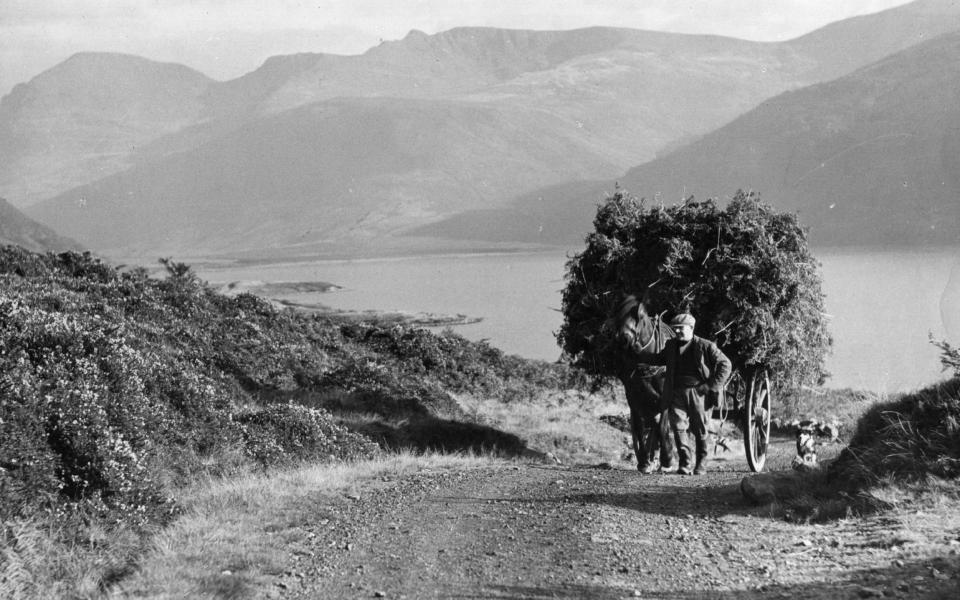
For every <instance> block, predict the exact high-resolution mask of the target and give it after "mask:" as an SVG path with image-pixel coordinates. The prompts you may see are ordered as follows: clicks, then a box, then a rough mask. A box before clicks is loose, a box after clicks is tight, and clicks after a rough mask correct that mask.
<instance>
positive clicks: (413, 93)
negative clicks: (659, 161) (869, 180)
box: [0, 0, 960, 252]
mask: <svg viewBox="0 0 960 600" xmlns="http://www.w3.org/2000/svg"><path fill="white" fill-rule="evenodd" d="M898 23H899V24H898ZM957 27H960V2H948V1H947V0H921V1H920V2H917V3H914V4H911V5H908V6H905V7H900V8H897V9H893V10H892V11H885V12H882V13H878V14H876V15H868V16H865V17H861V18H858V19H855V20H852V21H850V22H842V23H839V24H835V25H834V26H831V27H829V28H825V29H824V30H821V31H819V32H814V33H813V34H810V35H809V36H804V37H802V38H798V39H797V40H793V41H790V42H783V43H756V42H746V41H742V40H734V39H729V38H722V37H716V36H695V35H681V34H668V33H655V32H644V31H634V30H626V29H616V28H588V29H582V30H577V31H559V32H550V31H514V30H500V29H490V28H458V29H453V30H450V31H447V32H443V33H440V34H436V35H425V34H423V33H420V32H411V34H410V35H408V36H407V37H406V38H404V39H403V40H400V41H397V42H387V43H383V44H381V45H379V46H377V47H375V48H372V49H371V50H369V51H368V52H366V53H365V54H363V55H360V56H349V57H345V56H333V55H320V54H301V55H295V56H288V57H274V58H272V59H270V60H268V61H267V62H266V63H265V64H264V65H263V66H262V67H261V68H260V69H257V70H256V71H254V72H253V73H250V74H249V75H247V76H244V77H241V78H238V79H236V80H233V81H230V82H224V83H217V82H210V81H209V80H207V79H206V78H204V77H203V76H201V75H199V74H195V73H193V72H190V71H189V70H182V69H183V68H181V69H179V70H178V69H177V68H176V67H174V66H170V65H161V66H158V65H157V64H156V63H149V61H145V64H144V65H141V66H142V68H143V70H144V72H145V73H147V75H146V76H138V75H130V76H129V77H127V76H124V81H125V82H127V83H125V84H124V85H121V86H115V87H118V90H119V91H118V92H117V94H118V99H116V100H114V99H112V97H110V98H108V99H107V100H104V101H102V102H95V103H93V106H100V105H111V106H113V105H115V106H116V108H109V109H108V108H100V109H98V110H101V111H105V112H103V114H101V113H98V112H96V111H93V113H92V114H93V115H94V116H95V117H96V118H89V119H87V120H86V122H89V123H93V124H92V125H90V126H89V127H87V126H85V125H84V126H82V127H80V128H79V129H77V130H71V129H70V127H71V126H72V125H71V124H72V123H74V121H71V119H72V117H70V116H69V112H70V109H69V108H64V104H63V102H62V99H58V98H59V96H58V93H59V92H57V90H59V89H61V87H62V89H63V90H74V89H79V90H81V91H79V92H71V93H73V94H74V95H75V96H77V97H78V98H81V99H82V98H86V97H87V96H88V95H89V94H90V93H92V92H90V91H89V90H96V89H100V88H101V87H104V86H102V85H101V86H100V87H98V86H96V85H90V81H91V80H94V81H95V80H97V78H98V77H99V78H100V79H106V80H107V81H112V79H110V77H107V76H104V77H100V75H98V73H100V71H99V70H94V71H93V73H94V75H93V76H83V77H73V76H71V77H73V79H71V78H70V77H66V76H65V75H62V74H60V71H58V69H59V68H55V69H53V70H51V71H50V72H48V73H45V74H44V75H42V76H41V77H38V78H37V79H38V80H41V81H32V82H31V83H30V84H28V85H27V86H26V88H24V89H29V90H34V89H36V90H37V98H36V99H35V100H34V101H33V102H32V103H31V104H30V105H31V106H36V107H40V108H42V107H43V106H45V104H44V103H45V102H47V103H49V104H50V105H51V106H56V107H59V108H57V109H52V112H51V113H50V114H51V115H53V117H54V118H53V121H51V122H54V123H63V124H64V125H63V127H60V125H58V126H57V127H58V128H57V131H61V130H62V131H66V132H67V133H68V134H69V135H66V136H65V137H64V136H60V135H59V134H58V135H57V136H53V137H54V138H56V139H57V140H67V141H66V142H61V141H57V142H56V143H54V142H52V141H51V142H50V149H53V150H54V151H53V152H52V153H51V152H48V150H49V149H45V148H42V147H32V146H27V145H24V144H20V146H18V145H17V144H11V146H10V147H12V148H14V150H10V149H9V148H8V149H6V150H3V149H0V157H2V156H4V154H3V153H4V152H7V153H8V154H10V155H12V156H13V155H15V159H16V163H10V164H5V163H3V162H0V193H4V192H5V191H7V190H13V191H16V192H17V194H16V195H14V194H11V193H9V192H7V193H8V195H9V196H10V198H11V200H12V201H13V202H14V203H15V204H19V205H26V204H29V203H30V202H32V201H33V200H36V199H38V198H44V197H48V198H49V197H53V199H52V200H51V201H50V202H49V203H45V204H44V205H43V206H36V208H35V210H32V211H31V213H30V214H33V215H35V216H36V217H37V218H39V219H42V220H44V222H46V223H49V224H51V225H53V226H54V227H57V228H61V227H62V228H63V230H64V231H68V232H70V233H71V235H73V236H75V237H77V238H78V239H80V240H81V241H83V242H84V243H87V244H89V245H91V246H92V247H94V248H97V249H98V250H101V251H102V250H105V249H106V248H139V249H140V250H141V251H144V252H156V251H159V249H160V248H171V249H175V250H178V251H180V250H182V251H185V252H195V251H200V250H204V249H207V250H209V249H217V250H218V251H224V252H226V251H230V250H231V249H256V248H278V247H288V246H290V245H291V244H296V245H299V244H316V243H320V240H322V242H323V243H325V244H333V245H335V244H340V243H344V242H345V241H348V240H352V241H353V242H356V241H357V240H371V243H379V242H380V241H382V240H384V239H385V238H386V237H389V236H395V235H396V234H400V233H404V232H408V231H410V230H411V229H413V228H415V227H416V226H418V225H429V224H430V223H435V222H439V221H441V220H442V219H444V218H445V217H448V216H450V215H452V214H454V213H456V212H462V211H470V210H484V211H489V210H492V209H496V208H497V207H500V206H502V205H503V204H505V203H506V202H508V201H510V200H511V199H513V198H518V197H523V196H525V195H528V194H533V196H532V197H533V200H534V201H536V200H537V194H536V193H535V192H536V190H537V189H539V188H541V187H544V186H558V185H560V184H562V183H564V182H568V181H571V180H575V179H579V178H584V179H590V180H596V179H608V178H609V179H612V178H613V177H614V176H615V175H616V174H618V173H623V171H624V170H626V169H627V168H629V167H631V166H633V165H637V164H642V163H645V162H647V161H650V160H652V159H654V158H655V157H657V156H664V155H666V154H667V152H668V151H672V150H674V149H677V148H679V147H681V146H682V144H683V143H686V142H690V141H693V140H697V139H699V138H700V137H701V136H704V135H705V134H707V133H708V132H710V131H712V130H714V129H715V128H717V127H719V126H722V125H724V124H726V123H729V122H730V121H731V120H733V119H734V118H736V117H737V116H739V115H741V114H743V113H744V112H745V111H747V110H749V109H751V108H753V107H756V106H757V105H758V104H759V103H760V102H762V101H763V100H764V99H767V98H771V97H773V96H775V95H776V94H778V93H781V92H783V91H784V90H791V89H799V88H800V87H802V86H804V85H807V84H810V83H815V82H818V81H820V80H821V78H823V77H827V76H833V75H835V74H838V73H846V72H848V71H849V70H851V69H853V68H855V67H859V66H862V64H864V63H863V62H862V61H868V60H876V59H877V58H879V57H882V56H883V55H885V53H889V52H895V51H897V50H900V49H901V48H902V47H904V46H905V45H908V44H910V43H911V42H912V41H913V40H914V39H918V38H919V36H920V35H921V34H923V35H924V36H925V35H927V32H935V31H942V30H951V29H956V28H957ZM877 32H886V33H883V35H879V34H877ZM860 38H862V39H863V40H865V41H864V43H863V44H861V45H857V44H851V42H850V40H851V39H860ZM98 56H99V55H98ZM81 58H83V57H81ZM88 59H89V57H87V58H85V59H84V60H88ZM101 59H102V57H101ZM127 59H129V57H125V58H124V60H122V61H119V62H120V63H121V64H123V65H126V67H125V68H128V69H129V68H132V67H131V65H129V64H128V62H129V61H128V60H127ZM68 62H69V61H68ZM83 62H84V61H80V63H81V64H82V63H83ZM94 62H97V64H100V62H103V63H104V64H107V63H108V62H109V61H106V60H105V59H103V60H100V59H98V61H94ZM61 66H62V67H63V71H64V72H65V73H72V72H73V70H76V68H77V66H76V65H73V66H70V65H67V64H66V63H65V64H64V65H61ZM67 67H70V68H67ZM81 70H82V69H81ZM108 71H109V69H108ZM144 77H146V78H147V79H150V81H145V80H144ZM46 79H52V80H60V79H63V83H62V86H59V87H58V85H54V84H53V83H48V84H45V85H40V84H41V83H43V82H44V81H46ZM74 80H76V81H74ZM71 82H72V83H71ZM154 83H156V85H160V86H161V88H162V89H160V90H157V91H156V92H155V93H142V92H143V90H147V89H153V88H150V86H151V85H153V84H154ZM74 84H75V85H74ZM106 87H107V88H110V87H111V86H106ZM128 88H129V89H128ZM83 90H87V91H83ZM137 90H140V92H137ZM22 92H23V90H21V94H20V95H21V96H22V95H23V94H22ZM121 92H122V93H121ZM168 92H169V93H168ZM44 94H46V95H44ZM154 95H156V96H157V101H158V104H156V105H154V104H151V102H153V97H154ZM14 96H15V95H14V94H11V95H10V96H8V97H7V98H5V99H4V100H3V106H4V107H6V109H5V110H6V112H4V110H0V131H2V130H3V128H4V127H6V128H7V130H9V131H14V130H16V131H20V130H21V129H22V130H23V131H34V130H35V131H41V130H42V125H43V123H44V118H45V117H44V116H43V111H42V110H38V111H36V113H35V114H34V113H29V114H30V115H32V116H31V117H30V119H28V120H27V121H23V120H21V119H20V118H19V117H18V116H17V115H19V114H21V113H20V112H18V111H16V110H13V109H14V108H16V107H17V106H19V104H18V102H20V101H19V100H18V101H17V102H14V101H13V100H11V99H12V98H13V97H14ZM71 97H73V96H71ZM131 98H133V99H141V100H142V101H143V102H142V103H138V102H131V101H130V99H131ZM177 98H180V99H181V100H182V101H181V102H179V103H178V102H177V101H176V99H177ZM8 105H9V106H8ZM69 105H70V103H67V106H69ZM80 105H83V103H80ZM348 107H349V108H348ZM430 111H436V114H430ZM61 117H62V118H61ZM5 119H6V120H5ZM24 122H27V123H29V125H28V126H26V128H25V129H23V127H24V126H23V123H24ZM84 122H85V121H84V120H83V119H81V120H80V123H81V124H82V123H84ZM767 126H768V127H774V130H775V124H768V125H767ZM31 127H33V128H34V129H33V130H31V129H30V128H31ZM18 128H20V129H18ZM253 132H257V133H256V136H259V137H256V136H254V135H253ZM307 134H309V135H307ZM281 135H282V136H285V137H283V138H281V137H280V136H281ZM41 138H42V136H41ZM24 139H32V138H30V136H26V137H24ZM71 140H72V141H71ZM318 140H323V141H322V142H320V141H318ZM356 140H360V141H362V144H361V143H359V142H356ZM5 144H6V142H5V139H4V138H3V137H0V147H2V146H4V145H5ZM71 144H72V145H71ZM22 147H26V148H27V150H26V151H24V152H21V153H20V154H17V152H19V150H16V149H17V148H22ZM266 148H271V149H272V150H271V151H270V152H267V151H265V149H266ZM411 148H416V149H417V150H416V152H413V151H411ZM391 153H393V154H391ZM48 157H53V159H54V160H52V161H51V160H49V159H48ZM71 157H72V158H71ZM411 157H413V158H411ZM71 161H72V162H71ZM10 165H13V166H10ZM124 168H126V169H127V170H126V171H125V172H123V173H121V172H120V171H121V170H123V169H124ZM295 169H300V171H297V170H295ZM102 176H108V177H105V178H103V177H102ZM345 178H347V179H345ZM347 181H349V185H348V184H347ZM78 185H81V187H76V186H78ZM344 190H354V192H350V193H348V192H344ZM356 190H363V193H362V194H360V196H362V200H358V199H357V198H358V197H359V196H358V195H357V192H356ZM731 191H732V190H723V192H726V193H729V192H731ZM710 193H720V192H713V191H711V192H710ZM452 199H455V200H452ZM338 203H339V204H338ZM80 206H82V207H84V208H79V207H80ZM225 207H229V208H225ZM264 207H270V209H269V210H268V209H266V208H264ZM318 207H322V209H321V208H318ZM564 210H566V209H563V208H559V207H557V208H556V210H555V211H552V212H551V218H552V219H553V220H554V221H555V223H556V226H557V227H561V228H562V227H563V223H566V222H567V221H565V220H563V219H561V218H560V217H562V215H563V214H565V213H564ZM571 211H572V212H571V214H573V213H578V214H579V213H580V212H583V209H582V207H579V206H577V207H573V208H571ZM578 211H579V212H578ZM534 212H536V211H534ZM485 218H486V219H488V220H489V219H490V218H493V219H494V220H496V218H497V217H496V215H495V214H493V213H487V214H486V216H485ZM252 222H255V224H256V226H255V227H254V228H252V229H251V225H250V223H252ZM144 223H149V224H150V226H149V227H147V226H145V225H144ZM305 225H306V226H305ZM512 225H514V226H516V225H517V223H514V224H512ZM468 228H469V226H468ZM547 229H549V228H547ZM537 231H538V234H540V235H543V230H541V228H540V226H538V227H537ZM469 233H470V235H476V231H474V230H471V231H470V232H469ZM499 235H501V237H502V236H503V232H502V231H501V232H500V234H499ZM407 239H409V238H407ZM411 243H412V242H411Z"/></svg>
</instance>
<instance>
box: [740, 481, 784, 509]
mask: <svg viewBox="0 0 960 600" xmlns="http://www.w3.org/2000/svg"><path fill="white" fill-rule="evenodd" d="M740 493H741V494H743V496H744V498H746V499H747V500H749V501H750V502H752V503H754V504H756V505H764V504H770V503H772V502H775V501H776V499H777V494H776V491H775V490H774V488H773V486H772V485H771V484H770V483H769V482H767V481H764V480H763V479H762V478H761V477H759V476H756V475H755V476H753V477H744V478H743V480H742V481H740Z"/></svg>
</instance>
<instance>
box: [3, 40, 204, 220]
mask: <svg viewBox="0 0 960 600" xmlns="http://www.w3.org/2000/svg"><path fill="white" fill-rule="evenodd" d="M211 81H212V80H210V79H208V78H207V77H206V76H204V75H201V74H200V73H198V72H196V71H193V70H191V69H188V68H187V67H184V66H181V65H175V64H163V63H157V62H153V61H149V60H146V59H143V58H139V57H135V56H128V55H122V54H106V53H84V54H76V55H74V56H72V57H71V58H69V59H68V60H66V61H64V62H63V63H60V64H59V65H57V66H55V67H53V68H52V69H50V70H48V71H45V72H43V73H41V74H40V75H38V76H37V77H34V78H33V79H32V80H30V82H28V83H25V84H19V85H17V86H16V87H14V88H13V90H12V91H11V92H10V94H8V95H7V96H5V97H4V98H3V100H2V101H0V196H3V197H6V198H8V199H10V201H11V202H12V203H14V204H16V205H17V206H26V205H28V204H30V203H32V202H36V201H38V200H41V199H43V198H48V197H50V196H52V195H54V194H56V193H58V192H61V191H63V190H64V189H68V188H70V187H74V186H76V185H79V184H81V183H87V182H90V181H94V180H96V179H99V178H101V177H103V176H105V175H109V174H111V173H115V172H117V171H120V170H122V169H124V168H126V167H128V166H129V165H130V163H129V160H128V157H129V155H130V154H131V152H133V151H135V150H136V149H137V148H138V147H140V146H142V145H144V144H146V143H148V142H150V141H152V140H155V139H157V138H158V137H160V136H163V135H166V134H169V133H173V132H175V131H178V130H179V129H181V128H182V127H184V126H185V125H188V124H191V123H194V122H195V121H196V120H197V119H198V118H199V116H200V110H201V107H202V106H201V104H200V101H199V98H200V95H201V94H202V92H203V91H204V90H205V89H206V87H207V86H208V85H209V84H210V83H211Z"/></svg>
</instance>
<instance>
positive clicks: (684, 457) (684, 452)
mask: <svg viewBox="0 0 960 600" xmlns="http://www.w3.org/2000/svg"><path fill="white" fill-rule="evenodd" d="M677 456H678V458H679V459H680V468H679V469H677V473H679V474H680V475H689V474H690V473H691V472H692V471H691V470H690V463H692V462H693V448H692V447H691V444H690V436H689V435H688V434H687V431H686V430H682V431H677Z"/></svg>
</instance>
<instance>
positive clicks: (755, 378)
mask: <svg viewBox="0 0 960 600" xmlns="http://www.w3.org/2000/svg"><path fill="white" fill-rule="evenodd" d="M771 401H772V394H771V390H770V378H769V376H768V375H767V372H766V370H764V369H750V368H747V367H737V368H735V369H734V370H733V374H732V375H731V376H730V379H729V380H728V381H727V385H726V387H725V389H724V394H723V398H721V399H720V400H719V402H718V406H716V407H714V408H713V417H714V418H715V419H719V420H720V425H719V427H718V428H717V433H716V443H715V444H714V450H713V451H714V454H716V453H717V451H718V449H719V448H720V447H721V446H724V447H725V441H726V438H725V437H724V436H723V426H724V424H725V423H726V422H727V421H728V420H729V421H731V422H733V423H736V424H737V426H738V427H739V428H740V430H741V432H742V433H743V448H744V451H745V452H746V455H747V464H748V465H749V466H750V470H751V471H753V472H755V473H757V472H760V471H762V470H763V466H764V464H765V463H766V461H767V446H768V444H769V441H770V403H771Z"/></svg>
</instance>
